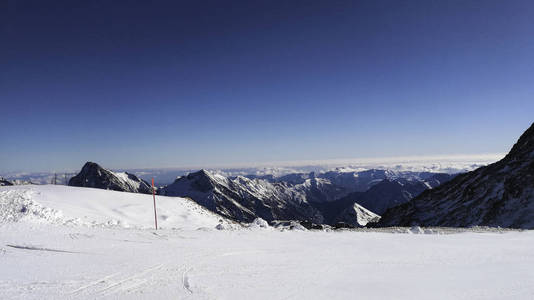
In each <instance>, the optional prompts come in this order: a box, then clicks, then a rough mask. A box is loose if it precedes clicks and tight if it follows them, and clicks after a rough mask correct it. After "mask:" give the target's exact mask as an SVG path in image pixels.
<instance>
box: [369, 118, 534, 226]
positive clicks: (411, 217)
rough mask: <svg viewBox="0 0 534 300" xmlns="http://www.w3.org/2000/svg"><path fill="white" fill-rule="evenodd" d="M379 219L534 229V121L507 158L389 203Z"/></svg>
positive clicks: (389, 222) (392, 223)
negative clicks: (406, 199)
mask: <svg viewBox="0 0 534 300" xmlns="http://www.w3.org/2000/svg"><path fill="white" fill-rule="evenodd" d="M378 225H379V226H411V225H420V226H451V227H469V226H477V225H482V226H494V227H497V226H500V227H507V228H525V229H534V123H533V124H532V125H531V126H530V128H528V129H527V130H526V131H525V132H524V133H523V134H522V135H521V137H520V138H519V140H518V141H517V143H516V144H515V145H514V146H513V147H512V149H511V150H510V152H509V153H508V155H506V156H505V157H504V158H503V159H502V160H500V161H498V162H496V163H493V164H491V165H488V166H486V167H482V168H479V169H477V170H475V171H472V172H469V173H465V174H461V175H458V176H457V177H456V178H454V179H453V180H451V181H449V182H447V183H445V184H443V185H441V186H440V187H438V188H436V189H432V190H429V191H426V192H423V193H422V194H421V195H420V196H418V197H416V198H414V199H413V200H411V201H409V202H407V203H405V204H402V205H400V206H396V207H394V208H391V209H389V210H388V211H386V213H385V214H384V215H383V218H382V219H381V220H380V223H379V224H378Z"/></svg>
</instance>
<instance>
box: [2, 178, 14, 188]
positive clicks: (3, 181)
mask: <svg viewBox="0 0 534 300" xmlns="http://www.w3.org/2000/svg"><path fill="white" fill-rule="evenodd" d="M8 185H13V183H12V182H11V181H9V180H7V179H5V178H4V177H0V186H8Z"/></svg>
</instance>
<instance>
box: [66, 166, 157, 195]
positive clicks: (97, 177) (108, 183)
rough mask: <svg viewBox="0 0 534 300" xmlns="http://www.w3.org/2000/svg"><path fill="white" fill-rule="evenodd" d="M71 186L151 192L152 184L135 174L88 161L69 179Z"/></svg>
mask: <svg viewBox="0 0 534 300" xmlns="http://www.w3.org/2000/svg"><path fill="white" fill-rule="evenodd" d="M69 185H70V186H79V187H92V188H99V189H107V190H114V191H122V192H132V193H147V194H148V193H151V192H152V189H151V187H150V185H149V184H148V183H147V182H145V181H144V180H142V179H140V178H138V177H137V176H135V175H133V174H129V173H126V172H112V171H110V170H107V169H104V168H102V167H101V166H100V165H98V164H97V163H94V162H87V163H85V165H84V166H83V167H82V169H81V171H80V173H78V175H76V176H74V177H72V178H71V179H70V180H69Z"/></svg>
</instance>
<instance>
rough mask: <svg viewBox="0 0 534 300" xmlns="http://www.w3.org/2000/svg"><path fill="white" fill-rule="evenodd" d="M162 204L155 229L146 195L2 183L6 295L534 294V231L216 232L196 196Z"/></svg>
mask: <svg viewBox="0 0 534 300" xmlns="http://www.w3.org/2000/svg"><path fill="white" fill-rule="evenodd" d="M157 201H158V212H159V223H160V225H161V227H163V228H162V229H160V230H158V231H155V230H153V229H151V228H152V221H153V219H152V217H153V215H152V199H151V197H150V195H144V194H134V193H124V192H115V191H106V190H101V189H92V188H78V187H68V186H50V185H49V186H11V187H0V216H1V217H0V299H25V300H26V299H325V298H327V299H354V298H355V297H357V298H358V299H370V300H373V299H400V300H403V299H460V300H464V299H465V300H473V299H505V300H506V299H514V300H515V299H519V300H522V299H532V298H533V296H534V277H533V276H532V265H533V264H534V253H533V252H532V249H533V248H534V232H530V231H525V232H517V231H502V230H493V231H487V232H482V233H480V232H465V233H462V234H395V233H393V232H397V231H398V232H410V233H412V232H413V233H442V232H443V231H442V230H441V229H439V228H434V229H420V228H417V229H418V230H411V231H406V229H391V230H389V231H387V230H385V229H380V230H382V231H383V232H377V231H371V230H369V229H366V230H365V231H336V232H333V231H330V232H328V231H278V230H273V229H272V228H270V227H268V226H266V225H265V224H263V225H261V226H251V227H249V228H243V229H240V230H214V229H213V228H214V226H215V225H216V224H218V223H219V219H220V217H219V216H217V215H214V214H213V213H210V212H208V211H206V210H204V209H203V208H201V207H199V206H198V205H197V204H196V203H194V202H192V201H190V200H187V199H182V198H171V197H161V196H158V197H157ZM257 223H258V224H261V222H257ZM173 228H175V229H173ZM199 228H201V229H202V230H198V229H199ZM210 228H211V229H210Z"/></svg>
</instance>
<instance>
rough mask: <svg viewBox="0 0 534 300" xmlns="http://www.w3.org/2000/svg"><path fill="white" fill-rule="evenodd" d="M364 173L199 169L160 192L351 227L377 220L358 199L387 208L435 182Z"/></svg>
mask: <svg viewBox="0 0 534 300" xmlns="http://www.w3.org/2000/svg"><path fill="white" fill-rule="evenodd" d="M361 173H363V174H359V173H341V172H339V173H337V172H328V173H325V174H320V175H316V174H313V173H310V174H292V175H291V176H285V177H284V178H283V179H281V178H279V179H276V180H265V179H258V178H255V179H249V178H246V177H241V176H238V177H235V178H228V177H225V176H222V175H218V174H212V173H210V172H208V171H205V170H201V171H199V172H195V173H190V174H189V175H187V176H182V177H179V178H178V179H176V181H175V182H174V183H173V184H171V185H168V186H166V187H164V188H162V189H161V190H160V194H162V195H168V196H179V197H189V198H191V199H193V200H194V201H196V202H197V203H199V204H200V205H202V206H204V207H206V208H208V209H210V210H211V211H214V212H217V213H219V214H221V215H223V216H225V217H228V218H230V219H233V220H236V221H242V222H251V221H252V220H254V218H256V217H260V218H262V219H264V220H267V221H269V222H272V221H274V220H298V221H308V222H312V223H315V224H334V223H337V222H341V221H340V220H343V221H342V222H344V223H347V224H351V225H352V226H363V225H362V224H363V223H367V222H368V221H371V220H373V221H376V220H377V219H376V218H375V217H377V215H376V214H375V213H373V212H372V211H371V212H369V210H367V209H364V208H363V207H362V206H363V205H355V204H356V203H357V202H358V200H359V199H360V200H361V201H366V202H367V203H368V204H369V205H374V207H377V208H380V211H385V209H387V208H389V207H390V206H392V205H395V204H398V203H403V202H406V201H408V200H410V199H412V197H413V196H415V195H416V194H419V193H420V192H422V191H423V190H425V189H427V188H430V187H431V184H429V183H427V182H426V181H424V180H422V179H421V178H420V177H419V174H417V175H416V174H415V173H406V174H402V176H406V177H407V178H410V179H404V178H397V179H395V180H393V179H391V180H392V181H390V180H389V179H381V178H389V177H391V178H394V177H397V176H398V175H399V174H395V173H394V172H391V171H387V170H369V171H365V172H361ZM445 175H446V174H445ZM426 176H427V175H425V177H426ZM428 176H430V175H428ZM282 180H288V182H286V181H282ZM442 180H443V179H442ZM332 181H334V182H335V183H333V182H332ZM431 182H432V180H431ZM390 185H392V186H393V187H394V188H391V187H390ZM369 186H371V189H370V190H368V191H367V192H354V193H352V194H349V195H350V197H349V196H346V197H345V198H341V200H339V199H340V198H339V197H343V196H345V195H347V194H348V193H349V192H351V191H354V190H367V189H368V187H369ZM383 195H388V197H387V198H384V197H383ZM353 197H354V198H353ZM365 220H367V221H365Z"/></svg>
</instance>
